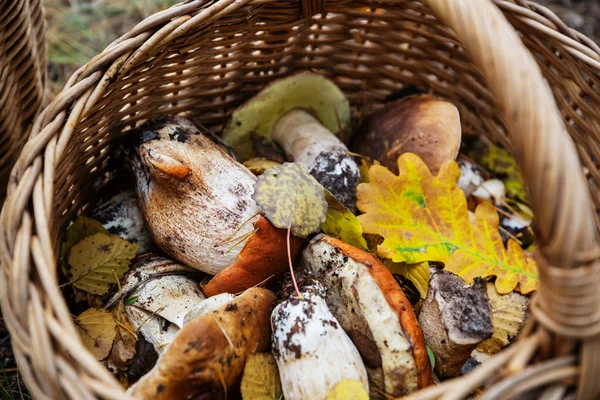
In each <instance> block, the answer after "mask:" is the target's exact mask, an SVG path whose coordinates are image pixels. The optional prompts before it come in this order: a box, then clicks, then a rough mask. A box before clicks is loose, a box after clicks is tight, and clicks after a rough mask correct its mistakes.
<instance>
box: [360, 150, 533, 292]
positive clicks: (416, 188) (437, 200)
mask: <svg viewBox="0 0 600 400" xmlns="http://www.w3.org/2000/svg"><path fill="white" fill-rule="evenodd" d="M398 167H399V171H400V173H399V175H395V174H393V173H392V172H390V171H389V170H388V169H387V168H385V167H383V166H380V165H374V166H373V167H371V168H370V170H369V178H370V183H361V184H360V185H359V186H358V202H357V206H358V208H359V210H361V211H362V212H364V214H363V215H360V216H359V217H358V219H359V221H360V223H361V225H362V226H363V231H364V232H365V233H371V234H378V235H380V236H382V237H383V238H384V241H383V243H382V244H381V245H380V246H379V247H378V249H377V251H378V254H379V256H381V257H383V258H389V259H391V260H392V261H394V262H406V263H409V264H416V263H419V262H423V261H438V262H443V263H444V264H445V268H446V269H447V270H449V271H451V272H454V273H455V274H457V275H459V276H460V277H462V278H463V279H464V280H465V281H467V283H469V284H471V283H473V278H475V277H482V278H490V277H493V276H495V277H496V290H497V291H498V293H501V294H504V293H509V292H510V291H512V290H514V289H515V288H517V289H518V290H519V291H521V292H522V293H529V292H531V291H533V290H536V288H537V284H538V275H537V269H536V266H535V263H534V261H533V260H531V259H527V258H526V257H525V255H524V253H523V250H522V249H521V247H519V245H518V244H517V243H516V242H514V241H512V240H509V241H508V248H505V247H504V244H503V242H502V238H501V237H500V233H499V232H498V224H499V219H498V213H497V212H496V209H495V208H494V206H493V205H491V204H489V203H482V204H480V205H479V206H478V207H477V209H476V210H475V224H474V225H473V224H471V222H470V221H469V216H468V209H467V201H466V199H465V195H464V194H463V192H462V190H460V189H459V188H458V187H457V186H456V182H457V180H458V177H459V176H460V168H459V167H458V165H457V164H456V163H455V162H453V161H449V162H446V163H445V164H444V165H443V166H442V167H441V169H440V171H439V173H438V175H437V177H436V176H433V175H431V173H430V172H429V169H428V168H427V166H426V164H425V163H424V162H423V161H422V160H421V159H420V158H419V157H418V156H416V155H414V154H411V153H405V154H403V155H402V156H400V158H399V159H398Z"/></svg>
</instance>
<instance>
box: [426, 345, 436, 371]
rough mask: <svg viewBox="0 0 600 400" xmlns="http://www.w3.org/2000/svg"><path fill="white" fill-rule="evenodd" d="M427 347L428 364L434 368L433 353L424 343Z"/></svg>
mask: <svg viewBox="0 0 600 400" xmlns="http://www.w3.org/2000/svg"><path fill="white" fill-rule="evenodd" d="M425 347H426V348H427V355H428V356H429V364H431V369H434V368H435V355H434V354H433V350H431V347H429V345H428V344H426V345H425Z"/></svg>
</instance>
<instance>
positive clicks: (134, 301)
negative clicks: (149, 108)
mask: <svg viewBox="0 0 600 400" xmlns="http://www.w3.org/2000/svg"><path fill="white" fill-rule="evenodd" d="M137 301H138V297H137V296H133V297H130V298H128V299H127V300H125V305H127V306H130V305H132V304H135V303H136V302H137Z"/></svg>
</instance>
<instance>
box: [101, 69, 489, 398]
mask: <svg viewBox="0 0 600 400" xmlns="http://www.w3.org/2000/svg"><path fill="white" fill-rule="evenodd" d="M350 115H351V111H350V105H349V102H348V101H347V100H346V98H345V97H344V94H343V93H342V92H341V90H340V89H339V88H338V87H337V86H336V85H335V84H334V83H333V82H332V81H330V80H328V79H327V78H325V77H323V76H321V75H317V74H313V73H310V72H302V73H299V74H296V75H292V76H291V77H288V78H284V79H281V80H278V81H276V82H274V83H272V84H271V85H270V86H268V87H266V88H265V89H264V90H263V91H262V92H261V93H259V94H258V95H257V96H255V97H254V98H253V99H251V100H249V101H248V102H247V103H246V104H244V105H242V106H241V107H240V108H239V109H238V110H236V111H234V112H233V114H232V115H231V118H230V119H229V121H228V122H227V123H226V124H225V126H224V128H223V132H222V134H221V137H222V140H223V141H224V142H225V143H227V145H228V146H230V147H229V148H230V149H232V150H233V153H232V154H230V152H228V151H225V150H224V149H223V146H222V143H221V142H220V141H217V142H215V141H214V140H213V138H211V137H210V135H207V134H205V133H203V132H206V128H204V127H201V129H199V127H198V125H197V124H196V123H194V122H192V121H191V120H188V119H186V118H184V117H181V116H166V117H162V118H159V119H156V120H151V121H147V122H146V123H144V124H143V125H141V126H139V127H137V128H135V129H133V130H132V131H130V132H128V134H127V135H126V138H125V140H124V141H123V142H122V143H121V145H120V146H119V148H118V149H117V154H116V158H118V159H119V160H120V161H121V162H122V165H124V167H125V169H126V170H128V171H129V172H130V175H131V176H132V177H133V181H134V186H135V193H133V192H131V191H129V192H124V193H120V194H117V195H116V196H114V197H112V198H110V199H109V200H107V201H105V202H103V203H101V204H100V206H98V207H97V208H96V209H94V210H93V212H92V215H93V216H94V217H95V218H96V219H98V220H99V221H100V222H101V223H102V224H103V225H104V226H105V227H106V228H107V229H109V231H110V232H111V233H114V234H117V235H120V236H121V237H123V238H126V239H127V240H130V241H134V242H137V243H138V244H139V245H140V251H139V254H138V257H137V258H136V261H135V263H134V265H133V266H132V267H131V268H130V270H129V271H128V272H127V273H125V274H124V275H123V277H122V278H121V279H120V286H119V287H118V289H115V291H114V293H113V295H112V296H111V298H110V299H109V300H108V302H107V303H106V304H105V308H106V309H111V308H112V307H115V305H117V304H123V310H124V313H125V315H126V316H127V318H128V319H129V321H130V322H131V324H132V326H133V327H134V328H135V331H136V333H137V335H138V340H139V343H138V345H144V346H146V347H145V348H144V349H145V350H144V351H145V352H152V357H146V358H144V357H141V354H138V356H137V358H136V360H134V364H136V368H138V367H139V369H140V370H141V371H143V372H145V374H144V375H143V376H142V377H141V378H140V379H139V380H138V381H137V382H136V383H135V384H134V385H133V386H131V387H130V388H129V393H130V394H131V395H132V396H134V397H135V398H139V399H192V398H193V399H196V398H223V397H227V395H228V393H231V392H232V391H236V390H238V389H237V388H239V382H240V380H241V378H242V374H243V373H244V366H245V363H246V360H247V359H248V358H249V357H250V356H251V355H253V354H255V353H267V352H270V353H272V354H273V356H274V358H275V361H276V365H277V369H278V373H279V377H280V380H281V387H282V390H283V395H284V398H285V399H287V400H296V399H298V400H300V399H316V400H318V399H325V398H327V396H328V393H329V392H330V391H331V390H332V389H333V388H334V387H335V385H336V384H338V383H340V382H343V381H345V380H352V381H356V382H358V383H359V384H360V387H362V388H363V389H364V390H365V392H368V393H369V394H370V397H371V398H374V399H375V398H386V397H388V398H389V397H400V396H404V395H407V394H410V393H412V392H414V391H417V390H419V389H421V388H424V387H427V386H429V385H432V384H433V382H434V380H435V375H437V377H439V378H445V377H451V376H456V375H457V374H459V373H460V369H461V367H462V366H463V364H464V363H465V361H466V360H467V358H469V355H470V354H471V352H472V351H473V349H474V348H475V347H476V346H477V345H478V344H479V343H481V342H482V341H484V340H486V339H487V338H489V337H490V336H491V334H492V332H493V326H492V323H491V308H490V305H489V302H488V298H487V295H486V292H485V285H484V284H483V283H482V282H477V283H475V284H474V285H473V286H469V285H467V284H466V283H465V282H464V281H462V279H461V278H459V277H458V276H455V275H452V274H450V273H447V272H445V271H438V270H436V269H432V274H431V280H430V283H429V291H428V293H427V296H426V298H425V299H424V301H422V304H419V306H420V312H419V314H416V313H415V310H414V309H413V305H411V303H410V302H409V300H408V299H407V297H406V295H405V294H404V291H403V289H402V288H401V286H400V284H399V283H398V282H397V280H396V279H395V278H394V276H393V275H392V273H391V272H390V271H389V270H388V268H387V267H386V266H385V265H384V264H383V263H382V262H381V261H380V260H379V259H378V258H376V257H375V256H373V255H372V254H371V253H369V252H366V251H364V250H361V249H358V248H356V247H353V246H351V245H350V244H348V243H345V242H344V241H342V240H340V239H336V238H334V237H331V236H327V235H324V234H317V235H312V236H311V237H309V238H308V239H302V238H299V237H294V236H293V235H291V237H290V233H289V232H290V231H286V230H285V229H280V228H277V227H275V226H274V225H273V224H272V223H271V222H270V221H269V219H267V218H266V217H265V216H264V215H263V214H261V210H262V209H261V207H259V205H258V204H257V203H256V202H255V200H253V197H252V195H253V193H254V185H255V183H256V182H257V177H256V175H255V173H256V174H261V173H262V172H263V171H264V170H265V169H267V168H269V167H271V166H273V165H278V163H279V162H283V160H284V159H287V160H288V161H290V162H296V163H299V164H301V165H303V166H304V167H305V168H306V170H307V171H308V172H309V173H310V174H311V175H312V176H313V177H314V178H315V179H316V180H317V181H318V182H319V183H320V184H321V185H322V186H323V187H324V188H325V189H327V190H328V191H329V192H330V193H331V194H332V195H333V196H334V197H335V198H336V199H337V200H338V201H339V202H340V203H341V204H342V205H343V206H344V207H345V209H346V210H349V211H350V212H352V213H356V212H357V207H356V201H357V186H358V184H359V183H360V182H361V174H360V171H359V167H358V165H359V164H360V159H359V158H357V157H356V155H355V154H354V153H351V152H350V151H349V150H348V147H347V145H346V143H345V141H344V140H345V139H346V140H347V139H349V135H347V134H349V133H350V132H349V131H350ZM344 136H347V137H344ZM460 140H461V125H460V117H459V114H458V110H457V109H456V107H455V106H454V105H452V104H451V103H449V102H446V101H444V100H441V99H438V98H436V97H433V96H430V95H421V96H412V97H408V98H404V99H401V100H398V101H395V102H393V103H390V104H388V105H386V106H384V107H383V108H382V109H380V110H379V111H377V112H376V113H375V114H373V116H372V117H371V118H369V119H367V120H366V121H364V123H363V124H362V126H361V127H360V129H359V131H358V134H357V135H356V136H355V139H354V141H353V144H352V150H353V151H355V152H356V153H360V154H361V155H363V156H365V157H369V158H373V159H376V160H378V161H379V162H381V163H382V164H383V165H385V166H387V167H388V168H389V169H391V170H392V171H394V172H397V169H398V164H397V158H398V156H399V155H400V154H402V153H404V152H407V151H410V152H413V153H416V154H418V155H419V156H420V157H421V158H422V159H423V160H424V161H425V162H426V163H427V165H428V166H429V167H430V169H431V170H432V171H433V172H434V173H435V172H437V170H438V169H439V168H440V166H441V165H442V164H443V163H444V162H445V161H447V160H453V159H455V158H456V156H457V153H458V149H459V146H460ZM265 149H267V150H265ZM266 153H269V154H276V155H277V156H276V157H271V158H272V159H271V160H267V162H262V161H261V162H258V163H257V162H256V161H252V160H256V159H253V157H257V156H261V155H262V156H264V155H265V154H266ZM275 158H277V160H275ZM248 160H251V161H249V162H248ZM242 162H247V164H246V165H248V166H250V165H254V166H256V168H255V169H252V171H251V170H250V169H249V168H247V167H246V166H245V165H244V164H242ZM464 168H465V169H468V168H470V167H469V166H468V165H467V166H465V167H464ZM469 171H471V170H469ZM253 172H254V173H253ZM470 174H471V175H469V176H471V178H472V179H471V178H465V179H464V180H463V181H462V182H460V183H459V184H461V185H462V186H464V188H465V189H464V190H465V191H467V190H470V191H471V192H473V191H475V190H483V189H480V187H482V184H483V183H484V181H483V179H480V178H479V177H478V176H476V174H475V172H473V171H471V172H470ZM465 176H467V174H466V173H465ZM309 178H310V177H309ZM311 179H312V178H311ZM490 185H491V184H490ZM462 186H461V187H462ZM319 188H320V187H319ZM321 189H322V188H320V189H319V190H321ZM488 189H490V192H493V193H495V192H494V190H492V189H494V188H493V187H490V188H488ZM288 241H289V242H288ZM288 265H293V268H294V270H293V273H294V274H295V275H294V276H295V278H296V279H297V280H298V281H299V282H300V284H299V286H298V288H299V292H295V291H294V290H293V285H292V283H291V280H290V276H289V274H286V273H288V272H289V269H288ZM264 287H266V288H269V289H271V290H268V289H265V288H264ZM277 292H279V293H278V294H276V293H277ZM131 298H133V299H135V301H131V302H125V303H123V300H125V299H131ZM417 315H418V316H417ZM140 343H141V344H140ZM148 343H149V345H148ZM426 343H427V345H428V346H429V347H430V349H431V351H432V353H433V354H432V356H433V357H434V358H435V370H433V369H432V366H431V364H430V356H429V354H428V350H427V347H426ZM138 353H139V352H138ZM148 360H150V361H148ZM108 366H109V368H110V367H111V366H110V365H108Z"/></svg>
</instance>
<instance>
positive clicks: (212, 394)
mask: <svg viewBox="0 0 600 400" xmlns="http://www.w3.org/2000/svg"><path fill="white" fill-rule="evenodd" d="M274 299H275V296H274V295H273V293H272V292H270V291H268V290H266V289H262V288H250V289H248V290H247V291H245V292H244V293H243V294H241V295H240V296H238V297H236V298H234V299H233V300H230V301H228V302H226V303H225V304H222V305H221V306H220V307H219V308H217V309H216V310H213V311H211V309H210V307H209V308H207V309H206V310H205V311H206V312H207V313H206V314H202V313H199V314H198V316H197V317H195V318H193V319H191V320H189V321H188V322H187V323H186V324H185V325H184V326H183V328H181V330H180V331H179V332H178V333H177V335H176V336H175V338H174V340H173V342H172V343H171V344H170V345H169V346H168V347H167V348H166V349H165V351H164V353H163V354H162V355H161V356H160V358H159V359H158V362H157V363H156V365H155V366H154V368H153V369H152V370H151V371H150V372H148V373H147V374H146V375H144V376H143V377H142V378H141V379H140V380H139V381H138V382H137V383H136V384H135V385H133V386H132V387H131V388H129V391H128V393H129V394H131V395H132V396H133V397H135V398H138V399H154V400H167V399H192V398H194V399H195V398H202V396H207V398H221V397H226V396H227V391H228V390H229V389H230V388H231V387H233V385H234V384H235V383H236V382H238V380H239V379H240V378H241V376H242V374H243V372H244V366H245V364H246V359H247V357H248V356H249V355H250V354H254V353H259V352H264V351H265V350H266V349H267V348H268V346H269V339H270V335H271V326H270V324H269V319H270V316H271V311H272V310H273V301H274ZM208 300H209V299H207V300H205V301H208Z"/></svg>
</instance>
